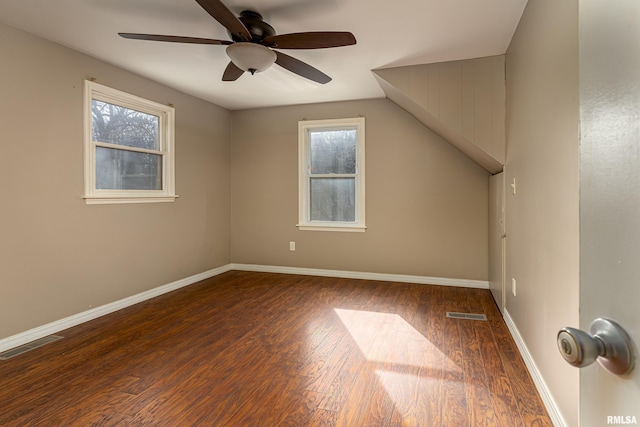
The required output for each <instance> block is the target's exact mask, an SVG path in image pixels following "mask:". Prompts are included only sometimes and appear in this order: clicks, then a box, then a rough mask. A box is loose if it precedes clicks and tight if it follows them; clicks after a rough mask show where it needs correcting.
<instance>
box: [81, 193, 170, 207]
mask: <svg viewBox="0 0 640 427" xmlns="http://www.w3.org/2000/svg"><path fill="white" fill-rule="evenodd" d="M83 198H84V201H85V203H86V204H87V205H114V204H123V203H171V202H174V201H175V200H176V199H177V198H178V196H175V195H174V196H129V197H121V196H118V197H114V196H83Z"/></svg>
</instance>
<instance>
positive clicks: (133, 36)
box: [118, 33, 233, 45]
mask: <svg viewBox="0 0 640 427" xmlns="http://www.w3.org/2000/svg"><path fill="white" fill-rule="evenodd" d="M118 35H119V36H120V37H124V38H125V39H135V40H151V41H157V42H172V43H193V44H214V45H228V44H233V42H232V41H229V40H215V39H201V38H198V37H182V36H165V35H162V34H137V33H118Z"/></svg>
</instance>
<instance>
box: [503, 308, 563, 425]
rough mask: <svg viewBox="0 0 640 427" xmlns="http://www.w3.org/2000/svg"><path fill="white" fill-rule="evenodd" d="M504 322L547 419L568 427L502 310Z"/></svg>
mask: <svg viewBox="0 0 640 427" xmlns="http://www.w3.org/2000/svg"><path fill="white" fill-rule="evenodd" d="M504 321H505V323H506V324H507V327H508V328H509V331H510V332H511V336H513V340H514V341H515V342H516V345H517V346H518V350H520V354H521V355H522V358H523V359H524V363H525V365H527V368H528V369H529V373H530V374H531V378H533V382H534V384H535V385H536V388H537V389H538V393H540V397H541V398H542V401H543V402H544V406H545V407H546V408H547V412H548V413H549V417H550V418H551V421H552V422H553V425H554V426H555V427H568V426H569V425H568V424H567V422H566V421H565V420H564V418H563V417H562V414H561V413H560V410H559V408H558V405H557V404H556V401H555V400H554V399H553V396H552V395H551V391H550V390H549V387H547V383H546V382H545V381H544V378H543V377H542V374H541V373H540V370H539V369H538V366H537V365H536V362H535V361H534V360H533V357H532V356H531V353H530V352H529V349H528V348H527V345H526V344H525V342H524V339H522V335H520V332H519V331H518V328H517V327H516V324H515V323H514V322H513V319H512V318H511V316H510V315H509V312H508V311H507V309H506V308H505V309H504Z"/></svg>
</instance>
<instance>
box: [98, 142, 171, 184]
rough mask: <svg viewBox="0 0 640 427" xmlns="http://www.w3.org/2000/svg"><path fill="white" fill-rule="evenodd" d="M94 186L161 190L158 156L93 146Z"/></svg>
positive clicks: (160, 164)
mask: <svg viewBox="0 0 640 427" xmlns="http://www.w3.org/2000/svg"><path fill="white" fill-rule="evenodd" d="M96 189H98V190H162V156H161V155H158V154H148V153H137V152H135V151H127V150H116V149H113V148H104V147H97V148H96Z"/></svg>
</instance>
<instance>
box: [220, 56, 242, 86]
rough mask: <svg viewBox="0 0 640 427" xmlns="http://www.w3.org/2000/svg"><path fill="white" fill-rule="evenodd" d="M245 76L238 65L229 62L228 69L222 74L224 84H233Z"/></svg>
mask: <svg viewBox="0 0 640 427" xmlns="http://www.w3.org/2000/svg"><path fill="white" fill-rule="evenodd" d="M243 74H244V70H242V69H240V68H238V67H237V66H236V64H234V63H233V62H231V61H230V62H229V65H227V68H225V69H224V73H223V74H222V81H223V82H233V81H236V80H238V78H239V77H240V76H241V75H243Z"/></svg>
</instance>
